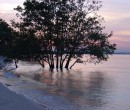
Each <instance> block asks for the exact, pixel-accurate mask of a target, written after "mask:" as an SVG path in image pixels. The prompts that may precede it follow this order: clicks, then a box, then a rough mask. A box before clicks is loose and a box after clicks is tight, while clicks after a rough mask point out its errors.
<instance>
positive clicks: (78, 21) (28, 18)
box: [0, 0, 115, 70]
mask: <svg viewBox="0 0 130 110" xmlns="http://www.w3.org/2000/svg"><path fill="white" fill-rule="evenodd" d="M100 7H101V1H99V0H26V1H25V2H24V3H23V7H21V6H18V7H17V8H15V10H17V11H18V13H17V16H18V17H19V18H20V22H16V21H14V20H13V21H12V26H13V29H12V30H11V31H10V32H11V35H10V36H12V37H9V38H10V40H9V41H11V44H9V45H11V47H10V48H11V49H9V51H10V50H11V51H12V52H11V53H13V55H12V56H11V55H9V54H7V55H8V57H10V56H11V57H10V58H13V59H22V60H24V59H26V60H29V59H33V60H36V61H38V62H39V63H40V64H41V65H42V66H43V67H44V63H45V62H46V63H48V65H49V67H50V69H51V70H53V69H54V68H57V69H59V68H60V70H62V69H63V66H65V68H67V69H68V68H72V66H74V64H76V63H77V62H81V63H82V62H84V61H83V60H82V58H83V56H84V54H87V55H89V58H88V60H87V61H88V62H91V61H92V62H97V63H99V62H100V61H101V60H107V59H108V55H109V54H113V53H114V50H115V44H111V43H110V42H109V40H108V39H109V37H111V36H112V34H111V33H110V34H107V33H103V29H104V27H102V26H101V22H102V21H103V19H102V18H101V17H100V16H99V15H98V14H97V11H98V10H99V9H100ZM6 27H8V26H6ZM14 30H15V31H14ZM0 31H1V30H0ZM3 32H4V31H3ZM2 36H3V37H4V35H2ZM1 38H2V37H1ZM1 38H0V39H1ZM1 41H2V40H0V42H1ZM0 48H1V47H0ZM2 48H3V47H2ZM3 49H4V48H3ZM6 51H7V50H6ZM3 53H5V52H2V54H3ZM72 59H75V62H73V64H72V65H70V62H71V60H72Z"/></svg>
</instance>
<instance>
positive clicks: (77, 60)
mask: <svg viewBox="0 0 130 110" xmlns="http://www.w3.org/2000/svg"><path fill="white" fill-rule="evenodd" d="M78 60H79V59H77V60H76V61H75V62H74V63H73V64H72V65H71V66H70V69H72V67H73V66H74V65H75V64H76V63H77V61H78Z"/></svg>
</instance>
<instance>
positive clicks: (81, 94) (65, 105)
mask: <svg viewBox="0 0 130 110" xmlns="http://www.w3.org/2000/svg"><path fill="white" fill-rule="evenodd" d="M19 65H20V67H19V68H18V69H17V70H14V71H13V72H14V73H17V74H22V76H21V77H16V76H15V75H12V73H10V72H6V73H4V74H5V75H4V77H3V78H0V82H2V83H4V84H6V85H7V84H10V85H8V87H9V88H10V89H11V90H14V91H16V92H17V93H20V94H23V95H25V96H26V97H27V98H29V99H31V100H34V101H35V102H37V103H39V104H41V105H43V106H46V107H47V108H48V109H52V110H130V66H129V65H130V55H114V56H112V57H111V58H110V59H109V61H108V62H102V63H101V64H98V65H94V64H86V65H83V64H77V65H76V66H75V67H74V68H73V70H70V71H63V72H62V73H61V72H60V71H54V72H53V73H51V72H49V71H48V70H47V69H42V68H41V67H40V66H39V65H35V64H25V63H23V62H21V63H20V64H19ZM32 79H33V80H32Z"/></svg>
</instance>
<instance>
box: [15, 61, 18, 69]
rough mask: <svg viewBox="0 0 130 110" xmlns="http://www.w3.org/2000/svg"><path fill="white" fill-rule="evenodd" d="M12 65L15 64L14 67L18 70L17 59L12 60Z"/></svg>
mask: <svg viewBox="0 0 130 110" xmlns="http://www.w3.org/2000/svg"><path fill="white" fill-rule="evenodd" d="M14 63H15V67H16V68H18V65H17V63H18V60H17V59H15V60H14Z"/></svg>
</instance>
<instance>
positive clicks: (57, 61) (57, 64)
mask: <svg viewBox="0 0 130 110" xmlns="http://www.w3.org/2000/svg"><path fill="white" fill-rule="evenodd" d="M58 68H59V58H58V54H57V55H56V69H57V70H58Z"/></svg>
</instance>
